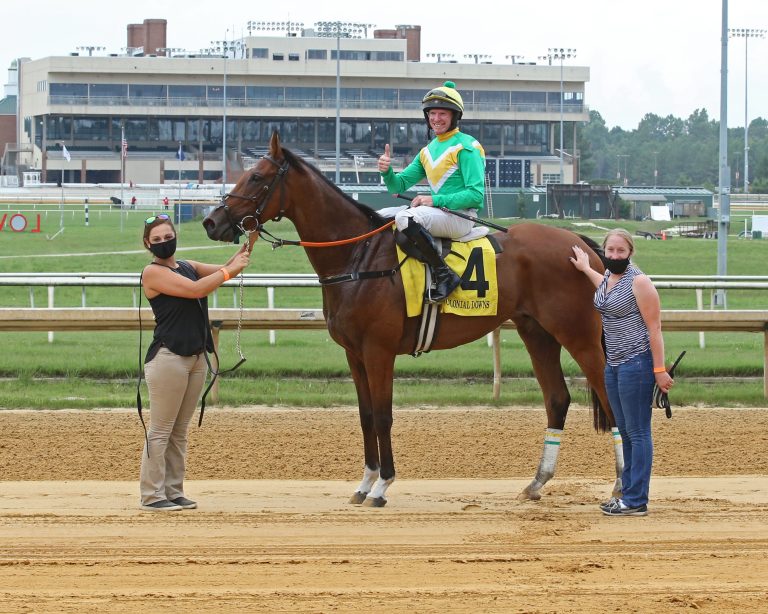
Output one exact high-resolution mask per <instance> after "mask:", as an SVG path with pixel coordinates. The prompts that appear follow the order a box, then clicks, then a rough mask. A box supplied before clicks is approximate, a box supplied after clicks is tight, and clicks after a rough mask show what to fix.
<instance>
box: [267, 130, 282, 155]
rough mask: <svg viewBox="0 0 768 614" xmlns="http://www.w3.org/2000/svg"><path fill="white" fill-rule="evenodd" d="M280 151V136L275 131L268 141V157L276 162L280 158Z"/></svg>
mask: <svg viewBox="0 0 768 614" xmlns="http://www.w3.org/2000/svg"><path fill="white" fill-rule="evenodd" d="M280 151H281V148H280V135H279V134H278V133H277V130H275V131H274V132H273V133H272V138H271V139H270V141H269V155H270V156H272V157H273V158H275V159H276V160H277V159H278V158H280Z"/></svg>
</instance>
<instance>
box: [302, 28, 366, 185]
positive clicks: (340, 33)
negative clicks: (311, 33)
mask: <svg viewBox="0 0 768 614" xmlns="http://www.w3.org/2000/svg"><path fill="white" fill-rule="evenodd" d="M373 27H375V24H372V23H353V22H349V21H316V22H315V34H316V35H317V36H324V37H329V38H330V37H333V38H335V39H336V185H338V184H340V183H341V39H342V38H367V37H368V29H369V28H373Z"/></svg>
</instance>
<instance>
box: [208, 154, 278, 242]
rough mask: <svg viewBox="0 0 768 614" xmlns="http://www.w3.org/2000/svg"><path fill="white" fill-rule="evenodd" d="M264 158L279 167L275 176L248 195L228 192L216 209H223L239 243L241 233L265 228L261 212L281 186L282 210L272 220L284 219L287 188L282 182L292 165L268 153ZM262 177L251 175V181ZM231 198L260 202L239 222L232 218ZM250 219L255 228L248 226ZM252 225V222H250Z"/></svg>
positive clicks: (246, 233)
mask: <svg viewBox="0 0 768 614" xmlns="http://www.w3.org/2000/svg"><path fill="white" fill-rule="evenodd" d="M263 159H264V160H267V161H268V162H271V163H272V164H274V165H275V166H276V167H277V172H276V173H275V176H274V177H272V181H270V182H269V183H265V184H264V185H263V186H262V188H261V190H259V191H258V192H257V193H256V194H252V195H247V194H237V193H235V192H227V193H226V194H224V195H223V196H222V197H221V202H220V203H219V205H218V206H217V207H216V208H215V209H214V212H215V211H219V210H223V211H224V215H225V217H226V219H227V223H228V224H229V226H230V228H231V229H232V233H233V235H234V237H235V241H234V242H235V243H237V240H238V238H239V237H240V236H241V235H246V236H247V235H249V234H251V233H252V232H256V231H259V230H262V229H263V224H262V223H261V214H262V213H263V212H264V209H265V208H266V206H267V205H268V204H269V201H270V198H271V196H272V193H273V192H274V191H275V190H276V189H277V188H278V187H280V211H279V212H278V214H277V215H276V216H275V217H273V218H272V221H274V222H279V221H280V220H281V219H283V214H284V213H285V189H283V186H282V182H283V179H284V178H285V175H286V174H287V173H288V169H289V168H290V165H289V164H288V161H287V160H283V162H282V163H281V162H279V161H277V160H275V159H274V158H273V157H272V156H269V155H266V156H264V157H263ZM259 178H260V177H259V176H258V175H255V174H254V175H251V181H258V179H259ZM229 198H240V199H242V200H248V201H251V202H253V203H258V204H257V206H256V211H254V213H253V214H252V215H250V214H249V215H246V216H244V217H243V218H242V219H241V220H240V221H239V222H236V221H235V220H234V219H232V212H231V211H230V209H229V206H228V205H227V200H228V199H229ZM250 220H253V222H254V227H253V228H247V227H246V224H248V223H249V221H250ZM249 225H250V224H249Z"/></svg>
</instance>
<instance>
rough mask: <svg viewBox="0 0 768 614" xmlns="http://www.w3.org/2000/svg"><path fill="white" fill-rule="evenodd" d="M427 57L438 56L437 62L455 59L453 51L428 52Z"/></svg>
mask: <svg viewBox="0 0 768 614" xmlns="http://www.w3.org/2000/svg"><path fill="white" fill-rule="evenodd" d="M427 57H428V58H436V59H437V63H438V64H440V63H441V62H450V61H451V60H452V59H453V54H452V53H442V52H438V53H428V54H427Z"/></svg>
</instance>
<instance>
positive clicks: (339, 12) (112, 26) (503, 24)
mask: <svg viewBox="0 0 768 614" xmlns="http://www.w3.org/2000/svg"><path fill="white" fill-rule="evenodd" d="M320 7H326V8H320ZM150 18H151V19H166V20H167V21H168V36H167V44H168V46H169V47H179V48H184V49H187V50H190V51H196V50H199V49H201V48H205V47H209V46H210V43H211V41H212V40H220V39H224V38H230V37H231V35H232V32H234V33H235V37H237V38H239V37H240V36H241V35H246V34H247V30H246V24H247V23H248V21H250V20H254V21H260V20H272V21H287V20H293V21H301V22H304V24H305V26H308V27H311V26H312V24H313V23H314V22H316V21H322V20H328V21H336V20H349V21H355V22H360V23H363V22H365V23H372V24H375V26H376V27H377V28H393V27H394V26H396V25H401V24H410V25H420V26H421V28H422V61H434V60H432V59H428V58H426V57H425V54H427V53H453V54H454V57H455V59H458V60H460V61H465V62H466V61H472V60H465V59H463V56H464V54H487V55H491V56H492V58H491V59H492V61H493V62H495V63H504V62H509V60H507V59H505V56H507V55H513V54H514V55H522V56H524V58H525V60H527V61H536V60H537V58H538V56H540V55H544V54H546V52H547V49H548V48H549V47H570V48H575V49H576V51H577V57H576V59H575V60H567V61H566V64H574V65H582V66H588V67H589V68H590V70H591V77H590V81H589V83H587V91H586V96H585V99H586V103H587V104H588V105H589V107H590V108H592V109H594V110H597V111H599V112H600V113H601V115H602V116H603V118H604V119H605V121H606V123H607V124H608V126H609V127H613V126H621V127H622V128H624V129H627V130H631V129H633V128H636V127H637V124H638V122H639V121H640V120H641V119H642V117H643V116H644V115H645V114H646V113H655V114H657V115H661V116H666V115H670V114H671V115H675V116H677V117H682V118H687V117H688V116H689V115H690V114H691V113H692V112H693V111H694V110H695V109H701V108H704V109H706V110H707V112H708V113H709V116H710V118H713V119H719V117H720V52H721V44H720V31H721V27H722V0H642V1H634V2H630V1H627V0H544V1H533V0H525V1H522V0H506V1H505V0H483V1H481V2H455V1H453V0H447V1H445V2H442V3H440V2H434V1H428V0H421V2H415V1H414V0H383V1H379V2H349V0H345V1H344V2H341V1H340V0H326V1H325V2H321V1H319V0H311V1H310V0H289V1H288V2H278V1H277V0H275V1H274V2H263V1H254V0H249V1H245V0H224V1H218V2H203V1H202V0H163V1H162V2H160V1H158V0H152V1H149V0H131V1H129V2H104V1H103V0H55V1H53V0H35V1H34V2H23V1H22V0H12V1H11V2H4V3H3V8H2V25H0V31H2V48H1V50H0V69H2V70H5V69H6V68H7V67H8V66H9V65H10V63H11V61H12V60H13V59H14V58H15V57H31V58H33V59H37V58H41V57H46V56H49V55H67V54H69V53H70V52H73V51H76V50H77V47H78V46H89V45H98V46H104V47H106V48H107V51H104V52H100V53H108V52H112V53H118V52H120V50H121V48H123V47H125V46H126V42H127V40H126V39H127V37H126V26H127V24H129V23H141V22H142V21H143V20H144V19H150ZM728 26H729V27H730V28H745V27H746V28H768V0H729V15H728ZM228 32H229V35H228ZM744 52H745V39H743V38H736V39H730V44H729V46H728V54H729V67H728V75H729V77H728V88H729V94H728V125H729V126H730V127H736V126H743V125H744V86H745V81H744V64H745V57H744V55H745V53H744ZM748 53H749V56H748V57H749V82H748V85H749V105H748V106H749V114H748V115H749V118H750V121H751V120H752V119H754V118H755V117H758V116H760V117H763V118H768V61H766V58H768V39H749V46H748ZM3 77H5V73H3ZM5 81H6V79H5V78H3V82H5ZM459 87H461V84H459Z"/></svg>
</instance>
